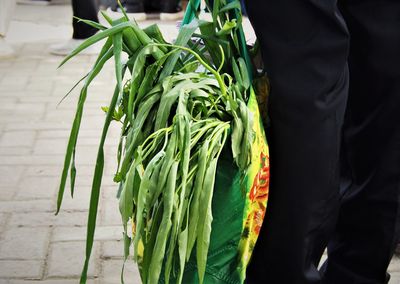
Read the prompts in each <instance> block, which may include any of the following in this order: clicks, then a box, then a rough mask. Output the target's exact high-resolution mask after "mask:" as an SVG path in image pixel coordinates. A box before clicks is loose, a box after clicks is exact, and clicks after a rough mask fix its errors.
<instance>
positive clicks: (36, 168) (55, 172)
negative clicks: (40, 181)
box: [25, 164, 62, 177]
mask: <svg viewBox="0 0 400 284" xmlns="http://www.w3.org/2000/svg"><path fill="white" fill-rule="evenodd" d="M61 171H62V164H59V165H52V166H47V165H31V166H27V167H26V172H25V175H27V176H35V177H37V176H41V177H47V176H51V177H59V176H60V173H61Z"/></svg>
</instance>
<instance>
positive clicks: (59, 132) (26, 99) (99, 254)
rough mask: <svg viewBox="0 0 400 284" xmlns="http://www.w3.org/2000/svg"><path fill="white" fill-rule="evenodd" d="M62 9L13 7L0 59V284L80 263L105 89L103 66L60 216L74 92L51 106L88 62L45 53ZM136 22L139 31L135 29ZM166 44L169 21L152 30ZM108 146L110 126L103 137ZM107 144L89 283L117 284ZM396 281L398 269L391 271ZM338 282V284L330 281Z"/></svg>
mask: <svg viewBox="0 0 400 284" xmlns="http://www.w3.org/2000/svg"><path fill="white" fill-rule="evenodd" d="M70 19H71V11H70V8H69V7H68V6H49V7H40V8H38V7H29V6H18V7H17V11H16V15H15V17H14V21H13V22H12V25H11V29H10V33H9V37H8V41H9V42H10V43H12V45H13V46H14V47H15V48H16V50H17V55H18V56H17V57H16V58H14V59H10V60H3V61H0V283H38V282H40V283H60V284H61V283H63V284H64V283H66V284H68V283H78V277H79V274H80V271H81V266H82V262H83V256H84V240H85V224H86V213H87V210H86V208H87V207H88V202H89V190H90V183H91V177H92V169H93V164H94V160H95V155H96V148H97V145H98V139H99V134H100V129H101V126H102V121H103V119H104V115H103V112H102V111H101V109H100V106H103V105H107V104H108V99H109V98H110V94H111V93H112V86H113V82H114V80H113V70H112V66H106V69H105V71H104V72H103V74H102V75H101V76H100V77H99V78H98V79H97V80H96V81H95V83H94V84H93V87H92V88H91V89H90V94H89V97H88V102H87V107H86V111H85V116H84V119H83V123H82V132H81V136H80V139H79V142H78V143H79V148H78V153H77V157H78V158H77V166H78V179H77V185H76V188H77V190H76V197H75V199H74V200H73V201H72V200H71V198H69V197H68V196H67V198H66V199H65V203H64V206H63V210H62V212H61V214H60V215H59V216H58V217H55V216H54V214H53V213H54V205H55V196H56V190H57V185H58V182H59V175H60V172H61V165H62V162H63V154H64V151H65V146H66V142H67V137H68V134H69V129H70V126H71V122H72V117H73V112H74V109H75V105H76V99H77V92H74V93H72V94H71V96H70V97H69V98H68V99H67V100H66V101H64V102H63V103H62V104H61V105H60V106H59V107H58V108H57V103H58V102H59V100H60V99H61V98H62V96H63V95H64V94H65V93H66V91H67V90H68V89H69V88H70V87H71V86H72V85H73V83H74V82H75V81H76V80H78V79H79V78H80V76H82V75H83V74H85V72H86V71H87V70H88V69H89V68H90V66H91V63H92V62H93V61H94V58H92V57H87V56H86V57H85V56H82V57H79V58H78V59H75V60H73V61H72V62H71V63H70V64H67V65H66V66H65V67H63V68H62V69H59V70H57V69H56V66H57V64H58V63H59V62H60V58H59V57H55V56H51V55H49V54H48V52H47V48H48V45H49V44H51V43H55V42H58V41H60V40H64V39H68V37H69V35H70V33H71V28H70V25H69V23H70V21H71V20H70ZM145 24H146V23H145ZM162 29H163V30H164V31H165V32H166V33H167V34H168V37H169V38H173V37H174V34H175V33H176V29H175V23H162ZM111 134H112V136H113V137H114V138H116V137H117V136H118V134H119V133H118V127H117V126H114V128H112V129H111ZM115 145H116V139H109V141H108V142H107V145H106V156H107V164H106V170H105V173H106V175H105V178H104V182H103V187H102V198H101V206H100V216H99V220H98V226H99V227H98V229H97V234H96V244H95V247H94V253H93V258H92V262H91V267H90V269H89V270H90V272H89V274H90V278H91V280H90V281H89V283H119V273H120V268H121V264H122V259H121V255H122V244H121V243H120V239H121V236H122V229H121V226H120V218H119V213H118V207H117V205H118V204H117V201H116V199H115V193H116V187H115V185H114V184H113V183H112V176H113V169H114V167H115V155H114V154H115V148H116V147H115ZM391 271H392V272H394V273H393V276H394V278H393V280H392V281H391V284H395V283H400V262H399V261H398V260H397V259H396V260H394V261H393V263H392V266H391ZM126 279H127V281H126V282H127V283H140V281H139V277H138V272H137V270H136V266H135V265H134V264H133V263H129V264H128V265H127V274H126ZM188 284H189V283H188ZM338 284H339V283H338Z"/></svg>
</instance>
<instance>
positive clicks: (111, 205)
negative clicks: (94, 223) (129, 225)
mask: <svg viewBox="0 0 400 284" xmlns="http://www.w3.org/2000/svg"><path fill="white" fill-rule="evenodd" d="M101 217H102V218H101V224H102V225H103V226H109V225H121V226H122V220H121V214H120V212H119V201H118V199H117V198H116V197H115V196H114V198H112V199H110V200H105V201H104V206H103V209H102V212H101Z"/></svg>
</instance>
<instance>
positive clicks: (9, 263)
mask: <svg viewBox="0 0 400 284" xmlns="http://www.w3.org/2000/svg"><path fill="white" fill-rule="evenodd" d="M43 267H44V262H43V261H39V260H0V283H2V279H1V278H5V277H7V278H30V279H41V276H42V271H43ZM6 283H7V282H6Z"/></svg>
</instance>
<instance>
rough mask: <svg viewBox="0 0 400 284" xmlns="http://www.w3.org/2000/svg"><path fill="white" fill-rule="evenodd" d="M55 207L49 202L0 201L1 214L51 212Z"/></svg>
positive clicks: (53, 203)
mask: <svg viewBox="0 0 400 284" xmlns="http://www.w3.org/2000/svg"><path fill="white" fill-rule="evenodd" d="M54 205H55V201H54V202H51V201H49V200H20V201H0V212H50V211H53V210H54Z"/></svg>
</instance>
